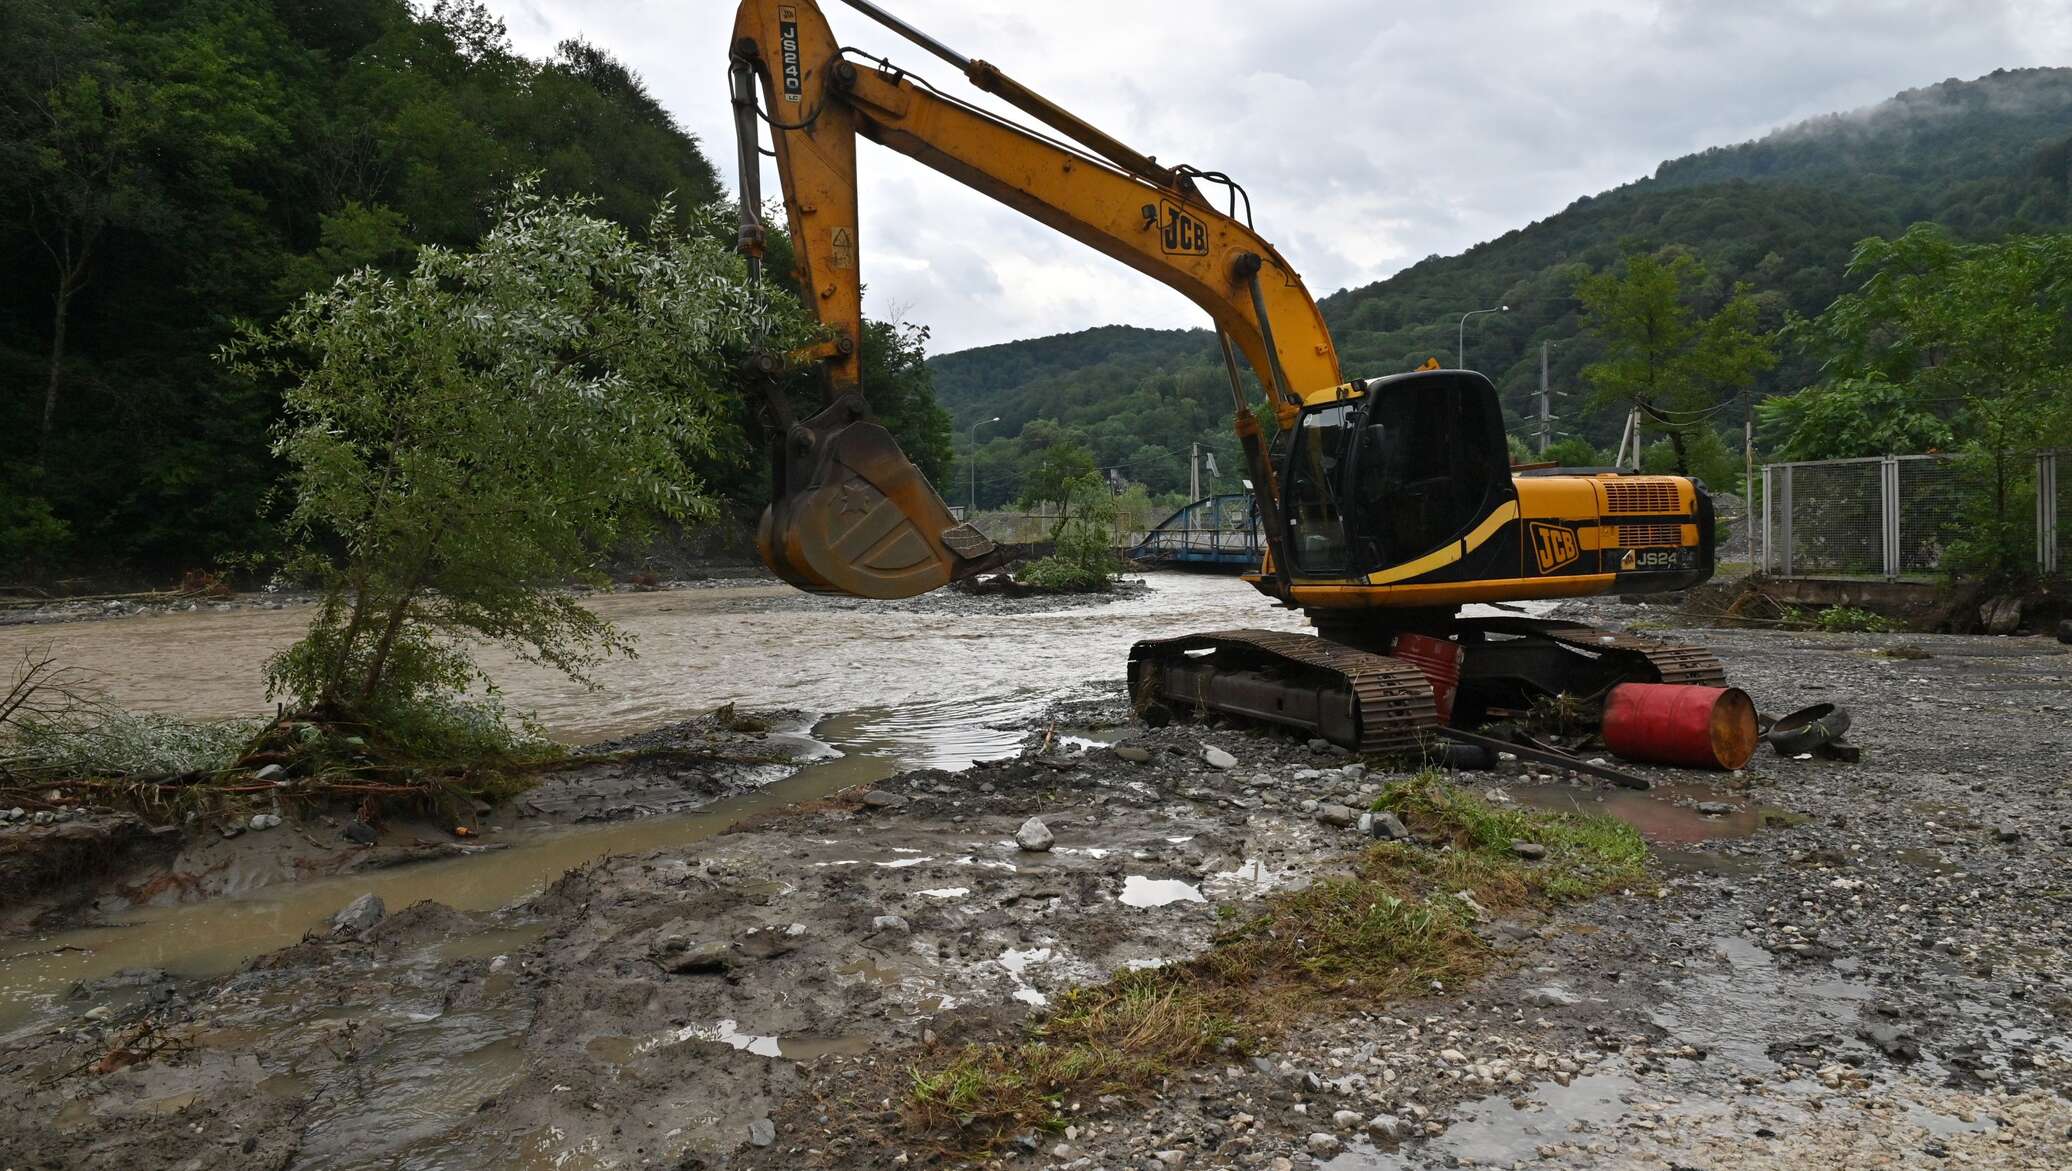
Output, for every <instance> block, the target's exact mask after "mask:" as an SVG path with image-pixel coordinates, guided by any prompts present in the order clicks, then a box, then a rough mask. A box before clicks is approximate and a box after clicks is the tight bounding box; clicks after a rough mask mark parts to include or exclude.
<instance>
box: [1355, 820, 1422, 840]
mask: <svg viewBox="0 0 2072 1171" xmlns="http://www.w3.org/2000/svg"><path fill="white" fill-rule="evenodd" d="M1361 826H1362V828H1364V829H1365V830H1366V831H1367V836H1369V837H1374V838H1381V839H1383V840H1384V841H1391V842H1407V841H1409V840H1410V827H1409V826H1407V825H1404V824H1403V819H1402V818H1400V817H1397V816H1396V815H1395V814H1393V813H1374V814H1369V815H1368V816H1367V817H1364V818H1362V819H1361Z"/></svg>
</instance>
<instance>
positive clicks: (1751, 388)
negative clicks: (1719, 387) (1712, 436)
mask: <svg viewBox="0 0 2072 1171" xmlns="http://www.w3.org/2000/svg"><path fill="white" fill-rule="evenodd" d="M1741 393H1742V398H1741V460H1742V467H1741V511H1742V514H1743V515H1744V516H1753V515H1754V514H1755V384H1754V383H1752V382H1751V383H1749V384H1748V386H1747V387H1746V388H1745V389H1744V390H1743V391H1742V392H1741ZM1744 523H1745V522H1744Z"/></svg>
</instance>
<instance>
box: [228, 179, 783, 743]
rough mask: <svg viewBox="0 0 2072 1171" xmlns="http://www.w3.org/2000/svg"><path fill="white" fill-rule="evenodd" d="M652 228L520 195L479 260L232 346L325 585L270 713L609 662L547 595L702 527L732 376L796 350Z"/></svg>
mask: <svg viewBox="0 0 2072 1171" xmlns="http://www.w3.org/2000/svg"><path fill="white" fill-rule="evenodd" d="M673 220H674V210H673V209H671V208H669V207H667V206H666V205H665V206H664V207H663V208H662V209H661V211H660V212H658V214H657V216H656V218H655V221H654V224H653V226H652V229H651V238H650V239H649V241H648V242H646V243H642V242H639V241H636V240H635V239H634V238H633V236H632V234H631V233H629V232H628V231H626V230H625V229H624V228H621V227H619V226H617V225H615V224H613V223H610V222H609V221H606V220H603V219H600V218H597V217H596V216H594V215H591V214H589V213H588V210H587V204H586V203H584V202H583V201H580V200H569V199H559V198H551V197H546V196H542V195H540V194H539V193H538V191H537V190H536V188H535V186H534V184H532V183H531V182H529V181H528V182H524V183H521V184H519V185H518V187H517V188H516V189H515V190H514V191H513V192H512V193H511V194H510V195H509V196H508V198H506V200H505V201H504V202H503V204H502V206H501V208H500V210H499V212H498V219H497V222H496V225H495V227H494V228H493V229H492V230H491V231H490V233H489V234H488V235H487V236H486V237H485V238H484V239H483V242H482V244H481V246H480V248H479V249H476V250H473V251H467V252H462V251H450V250H447V249H442V248H426V249H423V250H422V251H420V252H419V253H418V255H417V261H416V264H415V267H414V268H413V269H412V270H411V272H410V273H409V274H408V275H407V276H405V277H403V278H400V279H396V278H391V277H387V276H384V275H382V274H380V273H378V272H375V271H373V270H366V269H363V270H360V271H358V272H355V273H353V274H351V275H349V276H347V277H345V278H344V279H342V280H341V281H339V282H338V283H337V284H336V285H334V286H333V287H332V288H331V289H329V290H328V291H326V292H323V293H320V294H312V295H310V296H309V297H307V298H305V299H304V300H303V301H302V302H301V303H300V304H298V305H297V306H296V307H295V308H294V309H293V310H291V311H290V312H289V313H288V314H287V315H286V316H284V317H283V318H282V319H281V320H280V321H278V322H276V323H275V324H273V325H272V326H270V327H266V328H263V329H262V328H256V327H255V328H248V329H247V330H245V331H244V332H243V333H242V334H241V336H240V337H239V338H238V340H237V341H236V342H235V343H233V344H232V345H231V346H230V347H228V348H227V350H226V352H225V356H226V359H227V360H229V361H231V362H232V363H234V364H236V365H237V366H238V367H240V368H241V369H243V370H245V371H247V372H248V373H251V374H253V375H254V376H257V377H263V378H267V379H272V380H278V381H280V382H281V383H283V384H284V391H283V394H284V406H285V410H286V420H285V422H283V423H282V425H281V428H280V431H279V435H278V438H277V441H276V443H275V451H276V453H277V454H278V455H279V457H280V458H281V459H282V460H283V461H284V462H285V463H286V464H287V466H288V468H289V483H290V486H291V487H292V489H293V499H294V505H293V509H292V511H291V512H290V514H289V521H290V524H291V526H292V532H293V533H294V534H295V536H296V538H297V539H298V542H299V548H300V556H299V558H298V559H297V561H296V563H295V565H296V567H297V568H298V569H299V570H301V571H303V572H307V573H309V574H312V575H314V576H315V577H317V578H318V579H319V580H320V581H321V583H322V585H323V588H324V600H323V604H322V606H321V608H320V609H319V611H318V613H317V617H316V619H315V621H314V622H313V624H312V626H311V629H310V633H309V634H308V636H307V637H305V638H304V639H303V640H302V641H301V642H299V643H297V644H295V645H294V646H293V647H291V648H290V649H288V650H286V651H284V652H282V653H281V654H280V655H278V656H276V657H275V658H274V660H273V661H272V662H271V663H270V664H269V667H268V680H269V684H270V687H271V688H272V690H273V691H274V692H275V693H279V694H286V695H288V696H291V697H293V698H294V699H295V700H296V701H297V702H298V703H300V704H302V705H304V706H305V707H307V708H310V709H313V710H318V711H331V712H345V713H353V714H357V715H359V716H361V717H362V718H369V719H374V720H376V721H377V722H379V721H382V720H390V721H393V720H396V719H400V718H402V717H403V715H404V713H408V712H411V711H415V710H422V709H423V708H425V707H426V706H427V705H429V704H435V703H437V702H440V701H442V700H448V699H450V698H451V697H452V695H453V694H454V693H455V692H457V691H458V690H459V689H460V688H462V687H463V686H465V685H466V684H467V683H468V682H469V681H470V680H471V679H472V678H473V669H472V668H471V667H470V665H469V660H468V658H467V656H466V655H465V653H464V652H463V645H464V643H465V641H466V640H470V639H477V640H487V641H491V642H496V643H500V644H504V645H507V646H510V647H512V648H514V649H515V650H516V651H517V652H518V653H519V654H520V655H521V656H522V657H525V658H527V659H528V660H532V661H538V662H544V663H547V664H549V665H552V666H554V667H556V668H559V669H561V670H563V671H565V672H568V673H569V674H571V675H572V676H575V677H577V678H583V677H584V673H585V672H586V671H587V670H588V669H589V668H591V667H593V666H594V665H595V664H596V663H598V662H600V661H601V660H602V659H603V658H604V657H605V656H607V655H609V654H611V653H613V652H616V651H622V650H627V649H628V648H627V645H626V643H625V642H624V640H623V639H621V638H620V637H619V636H618V635H617V633H616V632H615V631H614V630H613V629H612V627H611V625H610V624H609V623H607V622H606V621H604V620H603V619H601V618H599V617H598V616H597V615H596V614H594V613H592V612H591V611H589V610H587V609H585V608H584V607H583V606H582V605H580V604H579V603H578V602H577V601H576V600H575V599H574V598H573V597H571V596H569V595H568V594H567V593H565V592H563V591H562V590H561V589H560V587H561V586H562V585H563V584H564V583H566V582H567V581H568V580H569V579H570V578H571V577H578V576H582V575H585V574H586V573H589V572H591V571H592V570H593V567H594V566H595V564H596V562H597V559H598V558H599V557H600V556H601V555H602V553H603V551H605V550H607V549H609V548H610V547H611V546H612V545H613V544H614V543H615V542H616V541H618V540H621V539H623V538H624V537H626V536H627V534H628V533H629V532H633V531H637V530H640V529H642V528H644V527H645V526H646V525H647V524H648V523H649V522H650V521H652V520H653V519H655V518H657V517H671V518H683V517H686V516H692V515H697V514H700V513H702V512H706V511H708V510H709V509H710V506H711V501H710V498H709V497H708V496H707V495H706V494H705V493H704V492H703V490H702V488H701V485H700V483H699V481H698V479H697V476H696V475H695V473H694V471H693V468H692V461H693V460H695V459H696V458H697V457H698V456H699V455H700V454H701V453H702V452H705V451H706V450H707V449H708V448H709V447H710V445H711V444H712V443H713V442H714V419H715V418H716V417H717V415H718V413H719V410H720V407H721V405H722V403H723V402H725V401H726V400H727V399H729V398H730V397H731V388H729V387H728V385H727V381H728V379H729V377H730V373H729V371H731V370H732V369H733V366H732V365H731V362H732V361H738V359H739V356H740V354H741V353H742V352H744V351H745V347H746V346H747V344H748V343H749V342H750V341H751V340H753V339H757V338H762V337H774V338H776V339H777V340H779V341H780V342H786V341H788V342H791V343H797V342H799V341H803V340H804V339H805V336H806V331H805V330H804V328H803V326H802V325H800V324H799V322H800V320H801V319H800V317H799V315H798V313H797V309H796V306H795V305H794V304H793V303H791V302H789V301H788V300H781V299H780V300H773V299H771V298H769V297H767V296H766V295H764V294H763V293H762V292H761V291H759V290H758V289H757V288H755V287H754V286H751V285H749V284H748V283H747V279H746V271H745V268H744V267H743V265H742V264H741V262H740V261H739V259H738V258H736V257H734V256H733V255H732V254H731V253H729V252H727V251H726V250H725V249H724V248H723V247H722V246H721V245H719V244H717V243H715V242H713V241H711V240H708V239H702V238H697V237H688V236H682V235H677V234H675V233H674V232H673V231H672V230H671V228H670V227H669V225H670V224H671V223H672V222H673ZM730 355H731V357H730Z"/></svg>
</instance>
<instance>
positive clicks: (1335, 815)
mask: <svg viewBox="0 0 2072 1171" xmlns="http://www.w3.org/2000/svg"><path fill="white" fill-rule="evenodd" d="M1355 816H1357V815H1356V814H1354V813H1353V811H1352V809H1351V808H1350V807H1348V806H1345V805H1338V804H1325V805H1319V806H1317V812H1316V819H1317V820H1318V821H1321V822H1323V823H1324V824H1325V825H1336V826H1348V825H1351V824H1352V823H1353V819H1354V818H1355Z"/></svg>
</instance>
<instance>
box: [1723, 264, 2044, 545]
mask: <svg viewBox="0 0 2072 1171" xmlns="http://www.w3.org/2000/svg"><path fill="white" fill-rule="evenodd" d="M1849 278H1850V279H1851V280H1852V281H1853V282H1855V287H1854V288H1853V289H1852V290H1851V291H1850V292H1848V293H1846V294H1844V295H1843V296H1841V297H1839V298H1837V299H1836V300H1835V302H1834V304H1833V305H1832V306H1830V307H1829V308H1828V310H1827V311H1826V312H1824V313H1822V314H1821V315H1820V316H1819V317H1818V318H1815V319H1812V320H1810V321H1802V322H1799V323H1796V324H1795V325H1794V327H1793V330H1792V332H1793V336H1794V337H1795V339H1796V340H1797V341H1798V342H1799V344H1800V345H1801V346H1803V347H1804V348H1806V349H1807V350H1808V351H1809V352H1811V353H1813V354H1816V355H1818V356H1820V357H1821V358H1823V359H1824V360H1823V362H1822V365H1821V373H1822V377H1821V379H1820V381H1818V382H1816V383H1815V384H1813V385H1811V386H1809V387H1807V388H1806V389H1804V390H1802V391H1800V392H1799V393H1797V394H1794V395H1791V396H1788V397H1785V398H1780V399H1775V400H1772V401H1771V402H1768V403H1765V404H1763V410H1762V414H1763V420H1764V425H1765V428H1766V430H1769V431H1772V432H1775V433H1777V434H1778V435H1779V437H1780V438H1781V440H1782V447H1783V450H1784V451H1785V452H1786V453H1787V454H1789V455H1791V456H1792V457H1794V458H1802V459H1822V458H1837V457H1844V456H1859V455H1882V454H1888V453H1893V452H1900V453H1906V452H1914V451H1924V450H1937V449H1949V448H1954V449H1956V450H1959V451H1962V452H1964V453H1965V459H1964V461H1963V465H1962V466H1963V467H1964V469H1965V471H1966V474H1967V475H1968V476H1969V477H1970V478H1971V479H1972V481H1973V483H1974V490H1973V491H1972V492H1971V493H1969V494H1968V496H1967V500H1968V501H1969V507H1970V515H1969V517H1968V521H1969V524H1968V530H1969V536H1968V537H1967V538H1966V539H1965V541H1964V542H1962V544H1961V546H1960V547H1959V548H1957V549H1956V550H1954V551H1953V556H1950V557H1946V558H1945V563H1946V564H1947V565H1950V566H1951V567H1953V568H1957V569H1966V570H1976V571H1978V572H1981V573H1982V574H1984V575H1985V576H1987V577H1991V578H1996V579H2006V578H2012V577H2016V576H2019V575H2021V574H2023V573H2025V572H2027V569H2028V565H2029V552H2030V548H2029V539H2030V536H2031V534H2030V532H2029V524H2030V512H2029V508H2028V498H2027V491H2028V489H2027V487H2026V486H2025V482H2024V479H2023V473H2024V472H2025V471H2026V469H2027V468H2028V466H2030V459H2031V457H2032V455H2033V453H2035V452H2036V451H2038V450H2039V449H2042V448H2046V447H2054V446H2057V445H2060V444H2063V443H2065V442H2067V441H2072V392H2068V388H2072V235H2065V234H2057V235H2048V236H2015V237H2011V238H2009V239H2007V240H2004V241H2001V242H1999V243H1994V244H1964V243H1961V242H1959V241H1958V240H1957V239H1956V238H1954V237H1953V236H1952V235H1951V234H1950V233H1949V232H1948V231H1947V230H1945V229H1943V228H1941V227H1939V226H1937V225H1934V224H1928V223H1921V224H1915V225H1914V226H1913V227H1911V228H1909V229H1907V230H1906V231H1905V232H1904V233H1902V234H1900V235H1898V236H1896V237H1893V238H1891V239H1881V238H1872V239H1867V240H1864V241H1862V242H1861V243H1860V244H1858V245H1857V248H1856V252H1855V254H1854V256H1853V258H1852V259H1851V261H1850V265H1849Z"/></svg>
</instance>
